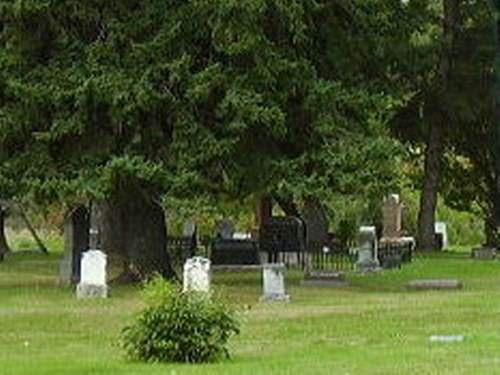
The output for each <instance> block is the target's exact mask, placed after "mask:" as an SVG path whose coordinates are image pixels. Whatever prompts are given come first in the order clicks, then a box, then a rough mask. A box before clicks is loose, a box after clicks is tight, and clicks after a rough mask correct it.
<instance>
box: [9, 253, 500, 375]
mask: <svg viewBox="0 0 500 375" xmlns="http://www.w3.org/2000/svg"><path fill="white" fill-rule="evenodd" d="M59 260H60V258H59V256H57V255H53V254H50V255H48V256H46V255H43V254H36V253H35V254H33V253H30V254H25V253H14V254H12V255H11V256H9V257H8V258H7V260H6V261H5V262H4V263H2V264H0V301H1V303H0V373H1V374H5V375H7V374H16V375H19V374H416V373H418V374H497V373H498V374H500V263H498V262H482V261H477V260H472V259H470V258H469V257H468V256H466V255H463V254H441V255H433V256H425V257H424V256H417V257H416V259H415V260H414V262H413V263H412V264H409V265H406V266H404V267H403V268H402V269H401V270H392V271H386V272H383V273H381V274H377V275H353V276H350V277H348V279H349V281H350V285H349V286H346V287H311V286H307V287H306V286H301V285H300V278H301V273H300V272H298V271H290V272H289V273H288V275H287V282H288V283H287V289H288V293H289V294H290V295H291V297H292V301H291V302H290V303H285V304H279V303H278V304H273V303H270V304H261V303H258V302H257V301H258V298H259V296H260V294H261V292H262V290H261V284H260V282H261V281H260V274H259V273H258V272H256V271H252V272H240V273H238V272H232V273H228V272H225V273H223V272H221V273H216V274H215V275H214V285H216V286H217V287H219V288H222V289H224V292H225V293H226V294H227V296H228V298H230V299H231V300H232V301H233V302H234V303H235V304H237V305H238V306H239V307H240V309H241V315H242V333H241V335H239V336H237V337H236V338H235V339H233V340H232V341H231V345H230V347H231V352H232V354H233V357H232V358H231V359H230V360H229V361H226V362H223V363H217V364H208V365H178V364H175V365H168V364H167V365H159V364H153V365H151V364H140V363H130V362H127V360H126V359H125V357H124V355H123V351H122V349H121V348H120V346H119V336H120V331H121V329H122V328H123V327H124V326H125V325H127V324H129V323H130V322H132V320H133V318H134V317H135V315H136V314H137V313H138V311H139V310H140V309H141V308H142V307H143V304H142V302H141V300H140V295H139V291H138V288H137V287H132V286H119V287H117V286H112V287H111V294H112V296H111V298H109V299H107V300H77V299H76V298H75V293H74V290H73V288H71V287H66V286H61V285H58V281H57V272H58V262H59ZM416 278H458V279H460V280H462V281H463V282H464V288H463V289H462V290H456V291H409V290H408V289H407V288H406V284H407V283H408V281H410V280H412V279H416ZM434 334H440V335H465V337H466V339H465V341H464V342H452V343H435V342H430V341H429V336H430V335H434Z"/></svg>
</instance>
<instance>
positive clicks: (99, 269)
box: [76, 250, 108, 298]
mask: <svg viewBox="0 0 500 375" xmlns="http://www.w3.org/2000/svg"><path fill="white" fill-rule="evenodd" d="M106 263H107V260H106V254H104V253H103V252H102V251H100V250H89V251H87V252H85V253H83V256H82V260H81V275H80V283H79V284H78V285H77V288H76V296H77V297H78V298H106V297H107V296H108V286H107V285H106Z"/></svg>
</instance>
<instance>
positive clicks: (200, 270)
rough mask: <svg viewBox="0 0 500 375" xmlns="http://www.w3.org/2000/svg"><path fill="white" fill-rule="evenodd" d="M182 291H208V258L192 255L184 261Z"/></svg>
mask: <svg viewBox="0 0 500 375" xmlns="http://www.w3.org/2000/svg"><path fill="white" fill-rule="evenodd" d="M182 290H183V291H185V292H186V291H197V292H207V293H208V292H209V291H210V260H209V259H206V258H203V257H193V258H189V259H187V260H186V263H184V276H183V288H182Z"/></svg>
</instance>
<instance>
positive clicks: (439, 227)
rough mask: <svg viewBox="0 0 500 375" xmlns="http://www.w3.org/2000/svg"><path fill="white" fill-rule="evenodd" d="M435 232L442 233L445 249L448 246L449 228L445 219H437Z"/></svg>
mask: <svg viewBox="0 0 500 375" xmlns="http://www.w3.org/2000/svg"><path fill="white" fill-rule="evenodd" d="M434 232H436V234H440V235H441V238H442V240H443V249H446V248H447V247H448V230H447V228H446V223H445V222H444V221H436V222H435V223H434Z"/></svg>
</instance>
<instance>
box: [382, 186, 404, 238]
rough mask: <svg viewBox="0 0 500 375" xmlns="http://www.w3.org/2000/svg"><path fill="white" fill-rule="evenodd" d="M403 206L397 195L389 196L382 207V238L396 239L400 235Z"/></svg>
mask: <svg viewBox="0 0 500 375" xmlns="http://www.w3.org/2000/svg"><path fill="white" fill-rule="evenodd" d="M402 217H403V204H402V203H401V201H400V198H399V194H391V195H389V196H388V197H387V198H386V199H385V201H384V204H383V207H382V237H383V238H397V237H400V236H401V234H402V231H401V229H402Z"/></svg>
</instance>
